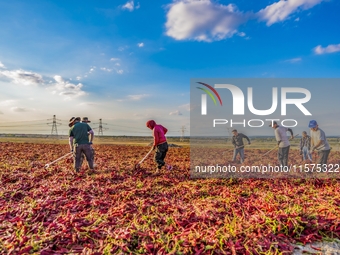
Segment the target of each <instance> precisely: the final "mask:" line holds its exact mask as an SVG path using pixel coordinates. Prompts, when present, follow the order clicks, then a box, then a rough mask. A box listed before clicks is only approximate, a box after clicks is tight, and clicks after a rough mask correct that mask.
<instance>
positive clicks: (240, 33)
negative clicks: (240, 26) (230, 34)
mask: <svg viewBox="0 0 340 255" xmlns="http://www.w3.org/2000/svg"><path fill="white" fill-rule="evenodd" d="M237 35H238V36H240V37H245V36H246V33H244V32H239V33H237Z"/></svg>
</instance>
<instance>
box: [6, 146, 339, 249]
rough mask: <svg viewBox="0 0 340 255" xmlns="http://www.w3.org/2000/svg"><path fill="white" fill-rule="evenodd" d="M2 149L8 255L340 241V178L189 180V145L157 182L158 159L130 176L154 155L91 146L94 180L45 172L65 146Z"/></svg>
mask: <svg viewBox="0 0 340 255" xmlns="http://www.w3.org/2000/svg"><path fill="white" fill-rule="evenodd" d="M0 146H1V147H0V148H1V153H0V181H1V185H0V251H1V253H3V254H232V255H235V254H291V253H292V252H293V247H292V245H291V244H292V243H300V244H305V243H308V242H313V241H316V240H321V239H323V238H339V236H340V219H339V215H340V185H339V180H336V179H314V178H313V179H190V174H189V169H190V157H189V156H190V148H189V147H182V148H176V147H171V148H170V149H169V152H168V156H167V159H166V161H167V163H168V164H169V165H171V167H169V169H171V168H172V169H171V170H168V169H164V170H162V172H161V173H160V174H155V171H154V169H155V165H154V163H153V161H152V157H150V158H148V159H146V160H145V161H144V162H143V164H142V165H141V169H139V170H138V171H137V170H136V169H135V168H134V166H135V164H136V163H137V162H138V161H139V160H141V159H142V158H143V157H144V156H145V155H146V154H147V152H148V150H149V147H147V146H136V145H117V144H113V145H109V144H95V145H94V149H95V151H96V154H95V163H96V164H97V173H95V174H91V175H89V174H87V167H86V166H85V165H84V166H83V168H82V172H81V174H78V175H74V174H73V170H72V162H73V159H72V158H65V159H62V160H60V161H58V162H57V163H56V164H53V165H51V166H50V167H49V168H47V169H44V166H45V164H47V163H49V162H51V161H53V160H55V159H57V158H59V157H61V156H63V155H65V154H66V153H68V152H69V151H68V146H66V145H65V144H44V143H39V144H37V143H29V142H27V141H26V143H12V142H2V143H0ZM267 151H268V149H251V148H248V149H247V150H246V155H247V160H254V161H256V160H257V158H258V156H257V155H261V154H264V153H266V152H267ZM273 153H274V155H272V156H271V157H268V160H272V161H273V160H274V159H275V152H273ZM231 155H232V150H231V149H227V150H226V153H225V157H226V160H229V159H230V158H231ZM298 157H299V156H296V159H295V160H298ZM266 160H267V159H266ZM330 162H333V163H339V162H340V155H339V152H336V151H332V152H331V158H330Z"/></svg>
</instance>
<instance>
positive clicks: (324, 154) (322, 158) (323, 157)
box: [318, 150, 331, 164]
mask: <svg viewBox="0 0 340 255" xmlns="http://www.w3.org/2000/svg"><path fill="white" fill-rule="evenodd" d="M330 151H331V150H323V151H318V157H319V158H318V164H327V160H328V155H329V153H330Z"/></svg>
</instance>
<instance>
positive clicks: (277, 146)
mask: <svg viewBox="0 0 340 255" xmlns="http://www.w3.org/2000/svg"><path fill="white" fill-rule="evenodd" d="M298 135H299V134H297V135H295V136H293V138H295V137H297V136H298ZM293 138H291V139H289V141H291V140H292V139H293ZM277 148H279V145H276V146H275V147H274V148H273V149H271V150H269V151H267V152H266V153H265V154H263V155H262V156H261V157H264V156H266V155H267V154H269V153H270V152H272V151H273V150H275V149H277Z"/></svg>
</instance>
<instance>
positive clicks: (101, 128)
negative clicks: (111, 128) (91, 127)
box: [93, 119, 108, 136]
mask: <svg viewBox="0 0 340 255" xmlns="http://www.w3.org/2000/svg"><path fill="white" fill-rule="evenodd" d="M93 124H99V127H98V135H99V136H101V135H102V136H103V125H107V123H103V121H102V119H99V123H93ZM95 129H97V128H95ZM107 129H108V128H104V130H107Z"/></svg>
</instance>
